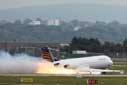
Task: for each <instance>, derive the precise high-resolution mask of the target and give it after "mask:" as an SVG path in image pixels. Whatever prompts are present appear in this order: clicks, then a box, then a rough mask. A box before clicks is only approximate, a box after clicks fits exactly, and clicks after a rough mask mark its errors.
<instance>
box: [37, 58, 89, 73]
mask: <svg viewBox="0 0 127 85" xmlns="http://www.w3.org/2000/svg"><path fill="white" fill-rule="evenodd" d="M36 73H41V74H88V73H90V72H84V71H79V70H76V69H66V68H64V67H62V66H54V65H53V64H52V63H50V62H47V61H44V62H39V63H38V64H37V71H36Z"/></svg>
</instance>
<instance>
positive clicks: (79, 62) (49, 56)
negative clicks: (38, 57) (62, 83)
mask: <svg viewBox="0 0 127 85" xmlns="http://www.w3.org/2000/svg"><path fill="white" fill-rule="evenodd" d="M58 51H59V50H57V49H53V48H50V47H43V48H42V57H43V59H45V60H47V61H49V62H53V64H54V66H63V67H64V68H66V69H70V68H71V69H78V70H81V71H89V72H90V74H104V73H106V72H114V70H109V68H110V67H111V66H112V64H113V61H112V60H111V58H110V57H109V56H106V55H98V56H90V57H89V56H88V57H81V58H70V59H62V60H60V59H59V58H60V56H59V52H58Z"/></svg>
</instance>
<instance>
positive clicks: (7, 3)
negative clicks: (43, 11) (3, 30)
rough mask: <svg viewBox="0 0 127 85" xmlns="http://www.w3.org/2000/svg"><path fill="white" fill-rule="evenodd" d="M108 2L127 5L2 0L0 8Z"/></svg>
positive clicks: (117, 0) (120, 0)
mask: <svg viewBox="0 0 127 85" xmlns="http://www.w3.org/2000/svg"><path fill="white" fill-rule="evenodd" d="M76 3H79V4H80V3H83V4H101V5H103V4H106V5H115V6H127V0H0V9H7V8H17V7H18V8H19V7H24V6H35V5H51V4H76Z"/></svg>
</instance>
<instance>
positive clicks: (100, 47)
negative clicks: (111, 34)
mask: <svg viewBox="0 0 127 85" xmlns="http://www.w3.org/2000/svg"><path fill="white" fill-rule="evenodd" d="M65 49H66V51H68V52H72V51H73V50H86V51H87V52H95V53H109V52H110V53H111V52H112V53H126V52H127V39H124V40H123V41H122V43H115V42H109V41H105V42H101V41H100V40H99V39H98V38H96V39H95V38H84V37H73V39H72V41H71V43H70V46H69V47H65Z"/></svg>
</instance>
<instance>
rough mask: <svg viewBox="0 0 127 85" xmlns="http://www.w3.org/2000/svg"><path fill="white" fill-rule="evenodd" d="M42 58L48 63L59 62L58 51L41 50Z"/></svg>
mask: <svg viewBox="0 0 127 85" xmlns="http://www.w3.org/2000/svg"><path fill="white" fill-rule="evenodd" d="M42 57H43V59H45V60H47V61H50V62H53V61H57V60H59V55H58V51H57V50H56V49H52V48H49V47H43V48H42Z"/></svg>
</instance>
